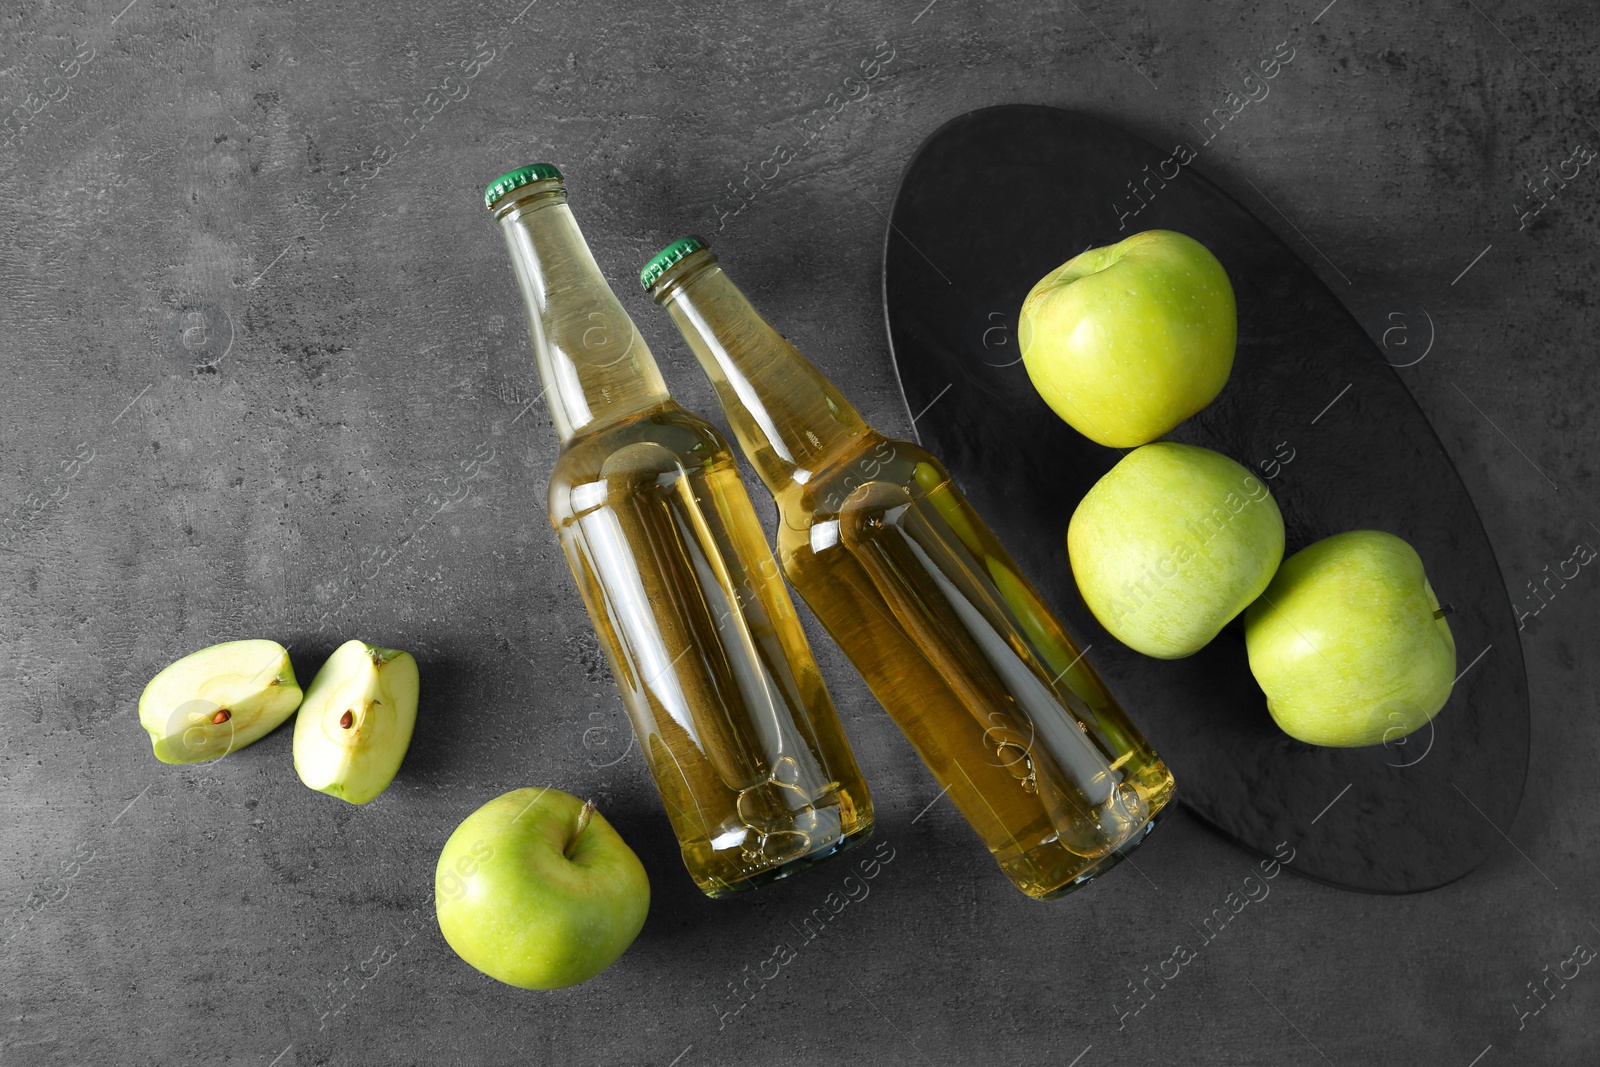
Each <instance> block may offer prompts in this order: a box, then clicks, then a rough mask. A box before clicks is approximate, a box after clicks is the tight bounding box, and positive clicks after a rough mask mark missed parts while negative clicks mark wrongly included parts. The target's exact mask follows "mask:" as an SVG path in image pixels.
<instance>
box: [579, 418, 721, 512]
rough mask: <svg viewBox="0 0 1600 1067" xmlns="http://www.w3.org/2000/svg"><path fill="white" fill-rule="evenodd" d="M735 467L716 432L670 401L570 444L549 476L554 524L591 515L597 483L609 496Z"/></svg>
mask: <svg viewBox="0 0 1600 1067" xmlns="http://www.w3.org/2000/svg"><path fill="white" fill-rule="evenodd" d="M733 465H734V460H733V453H732V452H731V451H730V450H729V448H728V443H727V441H726V440H725V439H724V438H723V436H722V434H721V433H719V432H718V431H717V428H716V427H715V426H713V425H712V424H711V423H709V422H707V421H706V420H705V419H703V418H701V417H700V416H698V415H696V414H694V413H693V412H691V411H686V410H685V409H683V408H681V407H679V406H678V405H677V404H676V403H675V402H672V401H668V402H667V403H665V404H662V405H660V406H658V407H656V408H652V409H651V410H649V411H646V412H643V413H641V414H639V415H636V416H634V417H632V418H629V419H625V420H622V421H619V422H614V423H610V424H608V425H605V426H601V427H598V428H596V429H594V430H592V431H590V432H587V433H580V434H579V435H578V436H576V437H574V438H573V439H572V440H571V441H569V442H567V444H566V446H565V447H564V448H562V450H561V454H560V456H558V457H557V458H556V462H555V466H554V468H553V469H552V470H551V472H550V493H549V505H550V520H551V522H552V523H554V524H555V525H557V526H560V525H562V523H563V522H564V521H566V520H568V519H570V518H572V517H573V516H574V515H576V514H581V513H582V512H584V511H587V510H589V509H590V508H591V507H592V506H593V503H594V502H596V501H597V500H598V499H599V496H597V494H599V493H600V490H598V489H596V488H594V487H595V486H596V483H605V487H606V490H607V492H606V493H605V494H603V495H609V494H610V493H611V492H625V491H628V490H630V489H637V488H640V487H643V486H646V485H658V486H659V485H664V484H667V483H669V482H671V481H673V480H675V479H677V478H680V477H683V476H685V475H688V474H691V473H696V472H709V471H712V470H720V469H723V468H732V467H733Z"/></svg>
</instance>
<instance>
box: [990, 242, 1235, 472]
mask: <svg viewBox="0 0 1600 1067" xmlns="http://www.w3.org/2000/svg"><path fill="white" fill-rule="evenodd" d="M1238 329H1239V323H1238V317H1237V315H1236V312H1235V309H1234V303H1233V286H1232V285H1230V284H1229V283H1228V274H1227V271H1225V270H1223V269H1222V264H1221V263H1218V262H1217V257H1215V256H1213V255H1212V254H1211V253H1210V252H1209V251H1208V250H1207V249H1206V247H1205V246H1204V245H1202V244H1201V243H1200V242H1198V241H1196V240H1194V239H1193V238H1191V237H1185V236H1184V235H1183V234H1181V233H1173V232H1172V231H1171V230H1147V231H1145V232H1144V233H1136V234H1134V235H1133V236H1132V237H1129V238H1127V239H1126V240H1122V241H1119V242H1117V243H1116V244H1114V245H1108V246H1107V247H1105V248H1092V249H1090V250H1089V251H1087V252H1083V253H1081V254H1080V255H1077V256H1074V257H1073V258H1071V259H1069V260H1068V261H1067V262H1066V263H1064V264H1062V265H1061V266H1060V267H1057V268H1056V269H1055V270H1053V271H1051V272H1050V273H1049V274H1047V275H1045V276H1044V277H1043V278H1041V279H1039V282H1038V284H1037V285H1035V286H1034V287H1033V289H1032V291H1031V292H1029V293H1028V296H1027V299H1025V300H1023V302H1022V314H1021V317H1020V320H1019V321H1018V323H1017V340H1018V343H1019V345H1020V346H1021V349H1022V362H1023V366H1025V367H1026V368H1027V369H1028V377H1029V378H1031V379H1032V380H1033V386H1034V388H1035V389H1037V390H1038V391H1039V395H1040V396H1041V397H1043V398H1044V402H1045V403H1047V404H1049V405H1050V407H1051V408H1052V409H1053V410H1054V411H1055V413H1056V414H1057V415H1060V416H1061V417H1062V418H1063V419H1065V420H1067V422H1068V423H1070V424H1071V425H1072V427H1073V429H1075V430H1077V431H1078V432H1079V433H1081V434H1083V435H1084V436H1085V437H1087V438H1089V439H1090V440H1091V441H1097V442H1099V443H1100V444H1102V445H1108V446H1110V447H1112V448H1135V447H1137V446H1139V445H1142V444H1147V443H1149V442H1151V441H1154V440H1155V439H1156V438H1158V437H1160V436H1161V435H1162V434H1164V433H1166V432H1167V431H1169V430H1171V429H1172V428H1173V427H1174V426H1176V425H1178V423H1180V422H1182V421H1183V420H1184V419H1187V418H1188V417H1189V416H1190V415H1193V414H1194V413H1195V412H1197V411H1199V410H1200V409H1201V408H1203V407H1205V406H1206V405H1207V404H1209V403H1211V401H1212V399H1213V398H1215V397H1216V395H1217V394H1218V393H1220V392H1221V391H1222V387H1223V385H1225V384H1226V383H1227V381H1228V373H1229V372H1230V371H1231V370H1232V369H1233V348H1234V341H1235V339H1236V336H1237V334H1238Z"/></svg>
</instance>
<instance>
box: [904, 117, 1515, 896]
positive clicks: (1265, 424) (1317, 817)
mask: <svg viewBox="0 0 1600 1067" xmlns="http://www.w3.org/2000/svg"><path fill="white" fill-rule="evenodd" d="M1172 157H1173V153H1172V152H1170V151H1163V150H1161V149H1158V148H1155V147H1154V146H1152V145H1150V144H1149V143H1147V142H1145V141H1143V140H1141V139H1139V138H1137V137H1134V136H1133V135H1131V134H1129V133H1127V132H1126V131H1124V130H1122V129H1120V128H1118V127H1116V126H1113V125H1110V124H1108V123H1106V122H1102V121H1100V120H1098V119H1094V118H1091V117H1089V116H1086V115H1081V114H1077V113H1073V112H1069V111H1062V110H1059V109H1056V108H1049V107H1036V106H1016V105H1008V106H1003V107H992V108H985V109H983V110H980V111H974V112H971V113H969V114H966V115H963V116H961V117H959V118H957V119H954V120H952V121H950V122H948V123H946V124H945V125H944V126H942V127H941V128H940V129H939V130H938V131H937V132H935V133H934V134H933V136H931V137H930V138H928V140H927V141H925V142H924V143H923V145H922V146H921V148H920V149H918V151H917V153H916V155H915V156H914V157H913V158H912V160H911V163H910V164H909V165H908V167H907V168H906V172H905V175H904V177H903V178H902V180H901V183H900V189H899V192H898V194H897V195H896V198H895V204H894V211H893V215H892V217H891V220H890V227H889V231H888V234H887V236H886V239H885V247H884V263H883V293H884V307H885V314H886V317H887V320H888V329H889V341H890V345H891V348H892V350H893V354H894V361H895V365H896V369H897V371H898V373H899V375H900V381H901V384H902V386H903V388H904V390H905V397H906V404H907V408H908V409H909V411H910V412H911V414H912V418H913V423H914V427H915V429H916V431H917V433H918V435H919V437H920V438H921V440H922V442H923V444H924V445H926V446H927V447H928V448H930V449H932V451H933V452H934V453H935V454H937V455H939V456H940V457H941V458H942V459H943V460H944V461H945V463H946V465H947V466H948V467H949V468H950V470H951V472H952V473H953V474H954V475H955V478H956V480H957V482H958V483H959V484H960V486H961V488H962V490H963V491H964V492H965V493H966V494H967V496H968V497H969V498H970V499H971V501H972V503H973V505H974V506H975V507H976V508H977V509H978V510H979V511H980V512H981V513H983V515H984V516H985V517H986V518H987V519H988V520H989V522H990V524H991V525H992V526H993V527H994V530H995V532H996V533H997V534H998V535H999V536H1000V539H1001V540H1002V541H1003V542H1004V543H1005V545H1006V546H1007V547H1008V548H1009V549H1010V550H1011V552H1012V553H1013V554H1014V555H1015V556H1016V558H1017V560H1018V562H1019V563H1020V564H1021V565H1022V567H1023V568H1024V570H1026V571H1027V573H1028V575H1029V576H1030V577H1031V578H1032V579H1033V581H1034V583H1035V584H1036V585H1038V587H1039V588H1040V591H1041V592H1042V593H1043V594H1044V596H1045V598H1046V599H1047V600H1048V601H1049V602H1050V603H1051V604H1052V605H1053V606H1054V607H1055V609H1056V610H1057V611H1058V612H1059V613H1060V616H1061V619H1062V621H1063V622H1064V623H1066V625H1067V627H1068V629H1069V630H1070V631H1072V633H1073V635H1074V636H1075V637H1077V638H1078V640H1079V642H1080V644H1082V645H1087V646H1090V651H1089V658H1090V659H1091V660H1092V661H1093V663H1094V664H1095V666H1096V667H1097V668H1098V669H1099V670H1100V672H1101V673H1102V674H1103V675H1104V677H1105V679H1106V682H1107V684H1108V685H1109V686H1110V687H1111V689H1112V691H1113V692H1114V693H1115V694H1116V695H1117V697H1118V698H1119V699H1120V700H1121V701H1122V702H1123V705H1124V707H1125V708H1126V709H1127V710H1128V712H1129V714H1130V715H1131V716H1132V717H1133V718H1134V720H1135V721H1136V722H1137V723H1138V724H1139V725H1140V726H1141V728H1142V729H1143V730H1144V732H1145V733H1146V735H1147V736H1148V737H1149V738H1150V740H1151V741H1152V742H1153V743H1154V744H1155V746H1156V749H1157V751H1159V752H1160V753H1161V754H1162V756H1163V757H1164V758H1165V759H1166V760H1167V762H1168V764H1169V765H1170V766H1171V767H1172V769H1173V771H1174V773H1175V774H1176V775H1177V780H1178V795H1179V796H1180V797H1181V799H1182V801H1183V803H1184V804H1185V805H1187V806H1188V807H1189V808H1190V809H1191V810H1192V811H1194V812H1195V813H1196V814H1197V815H1199V816H1200V817H1201V818H1202V819H1204V820H1206V821H1207V822H1209V823H1211V824H1212V825H1213V826H1215V827H1216V828H1217V829H1219V830H1221V831H1222V832H1223V833H1225V834H1227V835H1229V836H1231V837H1233V838H1234V839H1236V840H1237V841H1239V842H1240V843H1241V844H1243V845H1245V846H1246V847H1248V848H1249V849H1251V850H1253V851H1256V852H1258V853H1260V854H1262V855H1271V854H1272V853H1273V850H1274V848H1275V846H1277V845H1278V843H1279V842H1283V841H1287V842H1289V843H1290V844H1291V845H1292V846H1293V847H1294V848H1295V849H1296V853H1295V858H1294V861H1293V863H1291V864H1290V867H1291V869H1293V870H1297V871H1299V872H1300V873H1301V874H1303V875H1307V876H1309V877H1312V878H1315V879H1318V880H1320V881H1323V882H1327V883H1330V884H1333V885H1337V886H1341V887H1344V888H1348V889H1359V890H1367V891H1372V892H1388V893H1403V892H1414V891H1418V890H1423V889H1431V888H1434V887H1436V886H1440V885H1443V884H1445V883H1447V882H1450V881H1452V880H1454V879H1456V878H1459V877H1461V876H1462V875H1464V874H1466V873H1467V872H1468V871H1470V870H1472V869H1473V867H1475V866H1476V865H1477V864H1478V863H1480V862H1481V861H1482V860H1483V858H1484V857H1485V856H1486V855H1488V853H1489V852H1490V851H1491V850H1493V849H1494V848H1495V846H1496V845H1498V844H1499V843H1500V842H1501V840H1502V835H1501V833H1500V831H1501V830H1503V829H1506V828H1508V827H1509V826H1510V825H1511V821H1512V819H1513V817H1514V816H1515V815H1516V810H1517V804H1518V802H1519V801H1520V799H1521V796H1522V788H1523V783H1524V779H1525V777H1526V773H1527V762H1528V692H1527V680H1526V677H1525V674H1524V671H1523V663H1522V649H1521V646H1520V644H1519V642H1518V639H1517V634H1516V627H1515V621H1514V617H1513V614H1512V610H1511V606H1510V602H1509V600H1508V598H1507V595H1506V590H1505V586H1504V584H1503V583H1502V580H1501V576H1500V570H1499V567H1498V565H1497V564H1496V562H1495V558H1494V552H1493V550H1492V549H1491V548H1490V546H1489V541H1488V538H1487V537H1486V535H1485V534H1484V530H1483V525H1482V523H1481V522H1480V521H1479V518H1478V514H1477V512H1476V510H1475V509H1474V508H1473V504H1472V501H1471V499H1470V498H1469V497H1468V495H1467V492H1466V489H1465V487H1464V486H1463V485H1462V483H1461V479H1460V477H1459V476H1458V475H1457V474H1456V471H1455V468H1454V467H1453V466H1452V465H1451V463H1450V460H1449V458H1448V457H1447V456H1446V455H1445V452H1444V449H1443V447H1442V446H1441V445H1440V443H1439V440H1438V438H1437V437H1436V436H1435V435H1434V432H1433V429H1432V427H1431V426H1429V424H1428V421H1427V419H1426V418H1425V417H1424V415H1423V414H1422V411H1421V410H1420V409H1419V408H1418V407H1417V405H1416V402H1415V401H1414V400H1413V399H1412V397H1411V394H1410V393H1409V392H1408V391H1407V390H1406V388H1405V386H1404V385H1403V384H1402V383H1401V381H1400V379H1399V377H1398V375H1397V374H1396V372H1395V370H1394V369H1393V368H1392V367H1391V366H1390V365H1389V364H1387V363H1386V362H1385V361H1384V359H1383V358H1382V357H1381V355H1380V354H1379V353H1378V351H1377V350H1376V348H1375V347H1374V346H1373V344H1372V342H1371V341H1370V340H1369V338H1368V337H1367V335H1366V333H1365V332H1364V331H1363V330H1362V328H1361V326H1360V325H1359V324H1358V323H1357V322H1356V320H1355V319H1354V318H1353V317H1352V316H1351V315H1350V313H1349V312H1348V311H1347V310H1346V309H1345V307H1344V306H1343V305H1342V304H1341V303H1340V302H1339V300H1338V299H1337V298H1336V297H1335V296H1334V295H1333V293H1332V292H1330V291H1329V290H1328V288H1327V286H1325V285H1324V284H1323V283H1322V281H1321V280H1320V279H1319V278H1318V277H1317V276H1316V274H1315V273H1313V272H1312V271H1311V269H1310V268H1309V267H1307V266H1306V265H1305V264H1304V263H1303V262H1301V260H1300V259H1299V258H1298V257H1297V256H1296V255H1295V253H1294V252H1293V251H1292V250H1291V249H1290V248H1289V247H1288V246H1287V245H1286V244H1284V242H1283V241H1281V240H1279V239H1278V237H1277V236H1276V235H1275V234H1274V233H1273V232H1272V231H1271V230H1270V229H1268V228H1267V227H1266V226H1265V225H1263V224H1262V223H1261V222H1260V221H1259V220H1258V219H1256V218H1255V217H1254V216H1253V215H1251V214H1250V212H1248V211H1246V210H1245V209H1244V208H1243V207H1241V206H1240V205H1239V204H1238V203H1237V202H1236V201H1234V200H1233V199H1232V198H1231V197H1229V196H1228V195H1227V194H1226V193H1223V192H1222V191H1221V190H1219V189H1218V188H1217V187H1216V186H1214V185H1212V184H1211V183H1210V182H1208V181H1206V180H1205V179H1204V178H1202V177H1200V176H1199V175H1198V174H1197V173H1195V171H1194V169H1193V166H1192V164H1191V165H1187V166H1182V165H1180V164H1179V162H1178V161H1177V160H1174V159H1173V158H1172ZM1174 174H1176V177H1171V175H1174ZM1130 183H1132V184H1131V185H1130ZM1135 191H1136V192H1137V194H1138V197H1137V198H1136V197H1135ZM1135 209H1137V212H1136V213H1135ZM1119 223H1120V224H1121V226H1122V228H1119ZM1148 229H1172V230H1179V231H1181V232H1183V233H1186V234H1189V235H1190V236H1192V237H1194V238H1195V239H1197V240H1199V241H1200V242H1202V243H1203V244H1205V245H1206V247H1208V248H1209V249H1211V251H1212V252H1213V253H1215V255H1216V256H1217V258H1218V259H1219V260H1221V261H1222V264H1223V266H1224V267H1226V268H1227V271H1228V275H1229V277H1230V278H1231V279H1232V280H1233V285H1234V291H1235V295H1236V297H1237V300H1238V307H1239V347H1238V353H1237V356H1236V358H1235V362H1234V367H1233V375H1232V377H1231V379H1230V380H1229V382H1228V385H1227V387H1226V388H1224V389H1223V391H1222V394H1221V395H1220V396H1219V397H1218V398H1217V399H1216V400H1215V401H1214V402H1213V403H1212V404H1211V405H1210V406H1209V407H1207V408H1206V410H1204V411H1203V412H1201V413H1200V414H1199V415H1197V416H1195V417H1194V418H1192V419H1190V420H1189V421H1188V422H1187V423H1185V424H1184V425H1182V426H1180V427H1179V428H1178V429H1177V430H1175V431H1174V432H1173V433H1172V434H1171V435H1170V436H1171V438H1172V439H1174V440H1179V441H1186V442H1189V443H1193V444H1200V445H1205V446H1206V447H1208V448H1213V449H1216V450H1217V451H1219V452H1222V453H1225V454H1226V455H1229V456H1232V457H1233V458H1234V459H1236V460H1238V461H1239V462H1241V463H1243V464H1245V465H1246V466H1248V467H1251V468H1253V469H1255V470H1256V471H1257V472H1258V473H1259V474H1260V475H1261V476H1262V477H1263V478H1264V479H1265V480H1266V481H1267V484H1268V485H1269V486H1270V487H1271V489H1272V492H1273V495H1274V496H1275V497H1276V499H1277V501H1278V504H1279V506H1280V507H1281V508H1282V510H1283V517H1284V522H1285V523H1286V525H1287V528H1288V546H1287V550H1286V554H1287V553H1288V552H1293V551H1295V550H1297V549H1299V548H1302V547H1304V546H1305V545H1308V544H1310V543H1311V542H1313V541H1315V540H1318V539H1319V538H1322V537H1326V536H1327V535H1329V534H1333V533H1338V532H1339V531H1342V530H1352V529H1361V528H1371V529H1380V530H1388V531H1390V532H1391V533H1395V534H1398V535H1399V536H1401V537H1403V538H1405V539H1406V540H1407V541H1409V542H1410V543H1411V544H1412V545H1413V546H1415V547H1416V549H1417V551H1418V552H1419V553H1420V554H1421V556H1422V559H1423V562H1424V564H1425V565H1426V567H1427V570H1428V576H1429V579H1430V581H1431V582H1432V583H1433V586H1434V589H1435V590H1436V591H1437V593H1438V595H1439V598H1440V600H1441V602H1444V603H1448V604H1450V605H1453V607H1454V613H1453V614H1452V615H1451V616H1450V626H1451V630H1452V632H1453V634H1454V636H1455V640H1456V655H1457V669H1458V670H1460V671H1462V672H1463V674H1462V677H1461V678H1460V679H1459V680H1458V681H1457V683H1456V686H1455V690H1454V691H1453V693H1452V694H1451V696H1450V701H1449V703H1448V704H1446V705H1445V707H1444V709H1443V710H1442V711H1441V712H1440V713H1439V714H1438V715H1437V716H1436V717H1435V719H1434V721H1433V723H1432V724H1430V725H1429V726H1425V727H1423V728H1422V730H1420V731H1418V732H1417V733H1416V734H1414V735H1412V736H1411V737H1409V738H1406V739H1404V741H1403V742H1401V743H1391V744H1389V745H1379V746H1373V747H1371V748H1360V749H1329V748H1316V747H1313V746H1310V745H1305V744H1302V743H1300V742H1298V741H1295V740H1292V739H1291V738H1289V737H1288V736H1286V735H1285V734H1283V733H1282V732H1281V731H1279V730H1278V729H1277V727H1276V726H1275V725H1274V724H1273V722H1272V719H1271V717H1270V716H1269V715H1268V714H1267V710H1266V702H1265V699H1264V697H1263V696H1262V694H1261V692H1260V690H1259V689H1258V688H1257V687H1256V685H1255V681H1254V679H1253V678H1252V677H1251V674H1250V670H1249V665H1248V663H1247V660H1246V657H1245V650H1244V639H1243V635H1242V632H1241V630H1240V627H1239V624H1238V623H1237V622H1236V623H1235V624H1233V625H1232V626H1230V627H1229V628H1227V629H1225V630H1224V631H1223V632H1222V634H1221V635H1219V636H1218V637H1217V639H1216V640H1215V641H1213V642H1212V643H1211V644H1210V645H1209V646H1207V647H1206V648H1205V649H1203V650H1202V651H1201V652H1199V653H1197V654H1196V655H1194V656H1192V657H1190V658H1188V659H1183V660H1176V661H1162V660H1155V659H1148V658H1146V657H1144V656H1141V655H1139V654H1138V653H1136V652H1133V651H1132V650H1130V649H1128V648H1125V647H1123V646H1122V645H1121V644H1119V643H1118V642H1117V641H1116V640H1115V639H1114V638H1112V637H1111V636H1110V635H1109V634H1107V633H1106V632H1105V631H1104V630H1103V629H1102V628H1101V627H1100V625H1099V624H1098V623H1097V622H1095V620H1094V618H1093V617H1092V616H1091V615H1090V614H1089V612H1088V611H1087V609H1086V608H1085V607H1084V606H1083V602H1082V600H1081V599H1080V597H1079V595H1078V592H1077V589H1076V587H1075V586H1074V584H1073V581H1072V576H1071V573H1070V571H1069V569H1068V565H1067V556H1066V548H1065V543H1064V536H1065V533H1066V528H1067V523H1068V520H1069V519H1070V518H1071V516H1072V510H1073V508H1074V507H1075V506H1076V505H1077V502H1078V500H1079V499H1080V498H1081V497H1082V496H1083V494H1084V493H1085V492H1086V491H1087V490H1088V488H1089V487H1090V486H1091V485H1092V484H1094V482H1095V480H1096V479H1098V478H1099V477H1100V476H1101V475H1102V474H1104V473H1105V472H1106V471H1107V470H1109V469H1110V468H1111V466H1112V464H1113V463H1115V462H1116V461H1117V459H1118V458H1120V453H1119V452H1117V451H1115V450H1112V449H1108V448H1103V447H1101V446H1099V445H1097V444H1094V443H1093V442H1091V441H1089V440H1088V439H1086V438H1084V437H1082V436H1080V435H1079V434H1078V433H1077V432H1076V431H1074V430H1073V429H1072V428H1071V427H1070V426H1068V425H1067V424H1066V423H1064V422H1062V421H1061V420H1060V419H1059V418H1058V417H1057V416H1056V415H1055V414H1054V413H1053V412H1052V411H1051V410H1050V409H1049V408H1048V407H1046V406H1045V404H1044V402H1043V401H1042V400H1040V399H1039V397H1038V395H1037V394H1036V393H1035V392H1034V390H1033V387H1032V385H1031V384H1030V383H1029V381H1028V376H1027V372H1026V371H1025V370H1024V369H1023V367H1022V364H1021V363H1020V362H1019V358H1020V357H1019V353H1018V350H1017V343H1016V320H1017V311H1018V309H1019V308H1020V307H1021V304H1022V298H1023V297H1024V296H1025V295H1026V294H1027V292H1028V290H1029V289H1030V288H1032V286H1033V284H1034V282H1035V281H1037V280H1038V279H1039V278H1040V277H1042V276H1043V275H1044V274H1045V273H1046V272H1048V271H1049V270H1051V269H1052V268H1054V267H1056V266H1058V265H1059V264H1061V263H1063V262H1064V261H1066V260H1067V259H1069V258H1070V257H1072V256H1074V255H1076V254H1077V253H1078V252H1080V251H1082V250H1083V249H1085V248H1087V247H1090V246H1092V245H1103V244H1109V243H1111V242H1114V241H1116V240H1120V239H1121V238H1122V237H1125V236H1127V235H1129V234H1131V233H1134V232H1137V231H1139V230H1148ZM1285 456H1290V457H1291V458H1289V459H1288V462H1284V458H1283V457H1285ZM1274 464H1276V465H1275V466H1274ZM1269 475H1270V477H1269Z"/></svg>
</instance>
